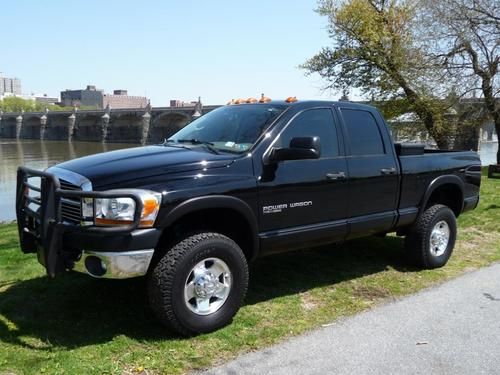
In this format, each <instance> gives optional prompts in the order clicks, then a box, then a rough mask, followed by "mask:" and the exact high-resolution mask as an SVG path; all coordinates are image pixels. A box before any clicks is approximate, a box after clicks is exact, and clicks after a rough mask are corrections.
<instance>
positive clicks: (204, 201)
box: [160, 195, 259, 260]
mask: <svg viewBox="0 0 500 375" xmlns="http://www.w3.org/2000/svg"><path fill="white" fill-rule="evenodd" d="M214 208H223V209H231V210H234V211H236V212H238V213H239V214H240V215H242V216H243V218H244V219H245V220H246V221H247V223H248V230H249V231H250V233H251V236H252V241H253V243H252V256H251V258H250V260H254V259H255V258H257V256H258V252H259V230H258V224H257V219H256V217H255V214H254V212H253V210H252V209H251V208H250V206H249V205H248V204H247V203H246V202H244V201H242V200H241V199H239V198H236V197H232V196H227V195H208V196H201V197H195V198H191V199H188V200H186V201H184V202H182V203H180V204H179V205H177V206H175V207H174V208H173V209H172V210H171V211H170V212H169V213H168V214H167V215H165V216H164V217H163V218H162V219H161V221H160V226H161V227H164V228H166V227H169V226H170V225H172V224H173V223H175V222H176V221H177V220H179V219H181V218H182V217H184V216H185V215H187V214H190V213H194V212H196V211H201V210H205V209H214Z"/></svg>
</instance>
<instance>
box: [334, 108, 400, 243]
mask: <svg viewBox="0 0 500 375" xmlns="http://www.w3.org/2000/svg"><path fill="white" fill-rule="evenodd" d="M339 112H340V117H341V118H342V123H343V131H344V139H345V143H346V152H347V157H346V160H347V168H348V172H349V193H348V194H349V207H348V213H349V218H350V219H349V222H350V232H349V238H353V237H358V236H361V235H366V234H369V233H376V232H383V231H384V230H388V229H390V227H391V226H392V224H393V221H394V219H395V217H396V210H397V199H398V189H399V167H398V164H397V161H396V157H395V155H394V151H393V147H392V143H391V138H390V136H389V134H388V132H387V128H386V125H385V124H384V123H383V122H382V121H381V116H380V115H378V114H377V113H375V112H372V111H369V110H363V109H358V108H350V107H344V108H343V107H340V108H339Z"/></svg>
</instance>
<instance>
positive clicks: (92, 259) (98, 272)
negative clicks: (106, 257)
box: [85, 255, 107, 277]
mask: <svg viewBox="0 0 500 375" xmlns="http://www.w3.org/2000/svg"><path fill="white" fill-rule="evenodd" d="M85 268H86V269H87V272H88V273H89V274H90V275H91V276H95V277H101V276H104V274H105V273H106V271H107V270H106V265H105V264H104V263H103V261H102V260H101V259H100V258H98V257H96V256H94V255H90V256H88V257H87V258H85Z"/></svg>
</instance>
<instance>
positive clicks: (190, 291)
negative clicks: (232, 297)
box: [184, 258, 232, 315]
mask: <svg viewBox="0 0 500 375" xmlns="http://www.w3.org/2000/svg"><path fill="white" fill-rule="evenodd" d="M231 286H232V275H231V271H230V270H229V267H228V266H227V264H226V263H225V262H224V261H222V260H221V259H219V258H207V259H204V260H202V261H201V262H199V263H198V264H197V265H196V266H194V267H193V269H192V270H191V272H189V275H188V277H187V279H186V284H185V285H184V302H185V303H186V306H187V307H188V308H189V310H191V311H192V312H194V313H195V314H198V315H209V314H213V313H214V312H216V311H217V310H219V309H220V308H221V307H222V305H223V304H224V302H226V300H227V297H228V296H229V292H230V291H231Z"/></svg>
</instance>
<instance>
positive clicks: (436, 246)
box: [429, 220, 450, 257]
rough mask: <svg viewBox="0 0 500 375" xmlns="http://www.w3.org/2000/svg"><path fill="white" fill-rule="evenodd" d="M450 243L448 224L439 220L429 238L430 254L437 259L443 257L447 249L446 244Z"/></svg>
mask: <svg viewBox="0 0 500 375" xmlns="http://www.w3.org/2000/svg"><path fill="white" fill-rule="evenodd" d="M449 241H450V227H449V226H448V223H447V222H446V221H444V220H441V221H439V222H437V223H436V225H434V228H432V232H431V238H430V241H429V242H430V244H429V246H430V251H431V254H432V255H434V256H436V257H439V256H441V255H443V254H444V253H445V251H446V248H447V247H448V242H449Z"/></svg>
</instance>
